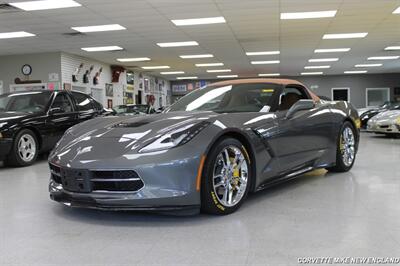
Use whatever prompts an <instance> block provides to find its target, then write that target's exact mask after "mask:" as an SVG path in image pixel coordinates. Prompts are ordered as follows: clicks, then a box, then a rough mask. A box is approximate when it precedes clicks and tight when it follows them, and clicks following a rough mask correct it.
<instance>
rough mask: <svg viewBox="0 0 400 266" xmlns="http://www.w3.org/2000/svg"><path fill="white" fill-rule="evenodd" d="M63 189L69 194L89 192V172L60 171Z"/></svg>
mask: <svg viewBox="0 0 400 266" xmlns="http://www.w3.org/2000/svg"><path fill="white" fill-rule="evenodd" d="M61 180H62V185H63V188H64V189H65V190H67V191H71V192H79V193H89V192H91V183H90V172H89V171H87V170H75V169H61Z"/></svg>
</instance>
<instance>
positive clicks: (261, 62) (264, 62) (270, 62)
mask: <svg viewBox="0 0 400 266" xmlns="http://www.w3.org/2000/svg"><path fill="white" fill-rule="evenodd" d="M280 62H281V61H279V60H271V61H251V64H252V65H272V64H279V63H280Z"/></svg>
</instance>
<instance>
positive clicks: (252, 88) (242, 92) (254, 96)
mask: <svg viewBox="0 0 400 266" xmlns="http://www.w3.org/2000/svg"><path fill="white" fill-rule="evenodd" d="M278 88H279V86H278V85H276V84H267V83H248V84H232V85H226V86H207V87H204V88H201V89H197V90H195V91H193V92H191V93H189V94H188V95H186V96H184V97H182V98H181V99H180V100H179V101H178V102H176V103H175V104H174V105H172V106H171V107H170V108H169V110H168V112H174V111H214V112H222V113H229V112H260V111H261V112H265V111H269V109H270V106H271V102H272V96H273V94H274V92H275V91H276V90H277V89H278Z"/></svg>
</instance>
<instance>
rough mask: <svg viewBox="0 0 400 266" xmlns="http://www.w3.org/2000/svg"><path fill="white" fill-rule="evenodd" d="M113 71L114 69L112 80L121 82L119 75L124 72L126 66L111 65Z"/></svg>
mask: <svg viewBox="0 0 400 266" xmlns="http://www.w3.org/2000/svg"><path fill="white" fill-rule="evenodd" d="M111 71H112V80H111V82H119V76H120V75H121V73H122V72H124V71H125V68H124V67H123V66H115V65H113V66H111Z"/></svg>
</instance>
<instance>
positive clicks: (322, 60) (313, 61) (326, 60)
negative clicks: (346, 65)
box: [308, 58, 339, 63]
mask: <svg viewBox="0 0 400 266" xmlns="http://www.w3.org/2000/svg"><path fill="white" fill-rule="evenodd" d="M336 61H339V58H317V59H310V60H308V62H310V63H316V62H336Z"/></svg>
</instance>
